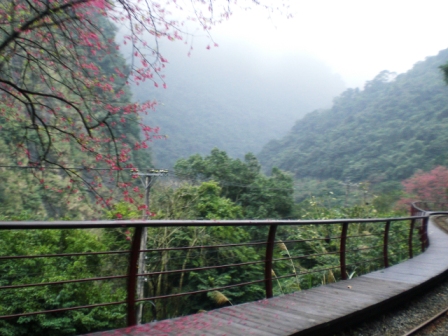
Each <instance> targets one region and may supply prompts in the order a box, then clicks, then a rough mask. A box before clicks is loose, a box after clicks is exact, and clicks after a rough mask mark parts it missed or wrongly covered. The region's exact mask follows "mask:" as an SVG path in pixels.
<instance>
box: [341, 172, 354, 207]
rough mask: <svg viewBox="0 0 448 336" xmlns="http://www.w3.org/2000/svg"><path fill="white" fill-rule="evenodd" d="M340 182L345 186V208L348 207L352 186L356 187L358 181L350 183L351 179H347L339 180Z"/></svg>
mask: <svg viewBox="0 0 448 336" xmlns="http://www.w3.org/2000/svg"><path fill="white" fill-rule="evenodd" d="M339 184H342V185H343V186H345V201H344V208H345V207H347V205H348V196H349V194H350V187H356V186H357V184H356V183H350V180H348V179H347V180H345V183H344V182H339Z"/></svg>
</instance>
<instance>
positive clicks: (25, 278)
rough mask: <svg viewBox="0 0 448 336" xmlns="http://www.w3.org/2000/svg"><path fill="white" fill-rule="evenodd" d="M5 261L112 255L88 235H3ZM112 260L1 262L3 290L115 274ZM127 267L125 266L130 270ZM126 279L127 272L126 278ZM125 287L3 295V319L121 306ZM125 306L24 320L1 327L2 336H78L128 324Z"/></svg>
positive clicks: (74, 286)
mask: <svg viewBox="0 0 448 336" xmlns="http://www.w3.org/2000/svg"><path fill="white" fill-rule="evenodd" d="M0 241H1V244H0V255H2V256H16V255H40V254H59V253H81V252H91V251H101V250H107V247H106V246H105V245H104V244H103V243H102V242H101V241H100V240H99V237H98V236H97V235H96V234H94V233H91V232H89V231H85V230H26V231H25V230H2V231H0ZM116 266H118V265H112V264H110V260H109V259H108V257H104V256H98V255H90V256H68V257H61V258H51V257H39V258H32V259H12V260H2V261H1V263H0V274H1V277H0V285H1V286H8V285H20V284H32V283H41V282H55V281H63V280H71V279H83V278H91V277H95V276H102V275H103V276H104V275H109V274H110V273H112V272H113V271H115V272H116V268H115V267H116ZM125 267H126V266H125ZM122 273H124V271H123V272H122ZM124 285H125V284H124V282H123V281H122V280H118V281H89V282H81V283H68V284H63V285H46V286H37V287H29V288H19V289H5V290H2V296H1V299H0V315H9V314H18V313H26V312H32V311H42V310H51V309H58V308H69V307H72V306H77V305H90V304H95V303H103V302H113V301H121V300H124V298H125V291H124ZM124 318H125V309H124V306H123V305H119V306H111V307H97V308H93V309H81V310H74V311H68V312H64V313H51V314H45V315H34V316H28V317H19V318H14V319H8V320H1V321H0V334H2V335H8V336H9V335H11V336H15V335H55V336H56V335H77V334H81V333H86V332H89V331H94V330H101V329H105V328H113V327H120V326H123V324H124Z"/></svg>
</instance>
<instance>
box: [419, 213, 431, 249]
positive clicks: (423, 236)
mask: <svg viewBox="0 0 448 336" xmlns="http://www.w3.org/2000/svg"><path fill="white" fill-rule="evenodd" d="M428 220H429V216H426V217H425V218H423V220H422V228H421V237H420V239H421V242H422V252H425V250H426V248H427V247H428V246H429V241H428Z"/></svg>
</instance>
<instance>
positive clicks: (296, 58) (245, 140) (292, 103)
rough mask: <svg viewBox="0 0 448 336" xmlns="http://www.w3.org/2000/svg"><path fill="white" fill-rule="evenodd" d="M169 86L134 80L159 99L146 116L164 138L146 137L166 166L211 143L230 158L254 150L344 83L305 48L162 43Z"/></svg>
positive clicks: (140, 93)
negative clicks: (289, 51) (285, 51)
mask: <svg viewBox="0 0 448 336" xmlns="http://www.w3.org/2000/svg"><path fill="white" fill-rule="evenodd" d="M164 50H165V51H166V55H167V56H166V57H167V59H168V61H169V65H168V66H167V68H166V70H165V71H164V75H165V78H164V80H165V81H166V84H167V89H163V88H162V87H161V86H160V87H159V88H155V87H154V85H153V84H152V83H151V82H147V83H140V84H139V85H138V86H137V85H133V86H132V93H133V94H134V98H135V99H137V100H146V99H148V97H150V98H151V99H156V100H157V101H158V105H157V108H156V110H155V112H150V113H149V114H148V115H147V116H146V117H145V121H146V123H147V124H149V125H151V126H158V127H160V134H162V135H166V138H165V139H163V140H159V141H154V142H152V144H151V149H152V154H153V160H154V165H155V166H156V167H158V168H166V169H170V168H172V167H173V166H174V164H175V162H176V160H178V159H180V158H183V157H187V156H190V155H193V154H196V153H199V154H201V155H205V154H207V153H209V152H210V151H211V150H212V149H213V148H214V147H218V148H220V149H221V150H224V151H226V152H227V153H228V154H229V155H230V156H232V157H238V158H241V159H242V158H243V157H244V155H245V154H246V153H248V152H253V153H256V152H259V151H260V150H261V149H262V146H263V145H264V144H266V143H267V142H268V141H269V140H271V139H275V138H277V137H280V136H283V135H285V134H287V132H288V130H289V129H290V127H291V126H290V125H291V121H293V120H297V119H298V118H300V117H302V116H304V115H305V114H306V113H308V112H309V111H311V110H313V109H316V108H324V107H330V106H331V100H332V99H333V98H334V97H335V96H336V95H338V94H339V93H341V92H342V91H343V90H344V89H345V85H344V83H343V81H342V79H341V78H340V77H339V76H338V75H336V74H334V73H332V72H331V70H330V69H329V68H328V67H327V66H326V65H325V64H324V63H323V62H321V61H319V60H318V59H315V58H313V57H312V56H310V55H306V54H300V53H297V54H293V55H280V54H279V55H265V54H263V53H262V52H261V51H259V50H258V49H256V48H255V47H250V46H247V45H240V44H237V43H235V44H231V45H227V46H223V47H221V46H220V47H217V48H213V49H212V50H206V49H205V48H204V50H197V49H196V48H195V50H194V51H193V52H192V54H191V57H187V53H188V49H186V48H184V49H182V45H175V46H172V45H164Z"/></svg>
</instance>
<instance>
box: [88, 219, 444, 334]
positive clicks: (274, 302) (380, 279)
mask: <svg viewBox="0 0 448 336" xmlns="http://www.w3.org/2000/svg"><path fill="white" fill-rule="evenodd" d="M428 230H429V239H430V246H429V248H428V249H427V250H426V252H425V253H423V254H421V255H419V256H417V257H415V258H413V259H411V260H408V261H406V262H403V263H401V264H398V265H395V266H392V267H389V268H387V269H384V270H380V271H376V272H373V273H369V274H366V275H363V276H360V277H357V278H354V279H351V280H345V281H340V282H338V283H333V284H328V285H325V286H321V287H317V288H313V289H309V290H305V291H301V292H296V293H294V294H289V295H282V296H278V297H275V298H272V299H266V300H260V301H257V302H251V303H245V304H241V305H237V306H231V307H225V308H221V309H217V310H213V311H210V312H205V313H200V314H195V315H190V316H185V317H179V318H175V319H172V320H164V321H160V322H153V323H148V324H143V325H139V326H135V327H130V328H124V329H119V330H114V331H109V332H98V333H94V334H90V335H91V336H94V335H95V336H99V335H117V336H120V335H121V336H123V335H129V336H140V335H176V336H177V335H216V336H218V335H219V336H222V335H227V336H230V335H238V336H243V335H266V336H269V335H282V336H286V335H326V334H329V333H331V332H334V331H336V330H337V329H340V328H342V327H343V326H346V325H347V324H349V323H353V321H356V320H359V319H361V318H364V317H367V316H369V315H371V314H374V313H378V312H381V310H382V309H386V308H390V307H391V306H393V305H396V304H399V303H400V302H401V301H402V300H404V299H406V298H409V296H411V295H416V294H418V292H419V291H421V290H423V289H425V288H426V287H429V286H431V285H432V284H433V283H435V282H437V281H440V280H441V279H443V278H445V277H446V276H448V235H447V234H446V233H445V232H443V231H442V230H441V229H439V228H438V227H437V226H435V225H434V224H433V223H432V222H431V221H430V223H429V228H428Z"/></svg>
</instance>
